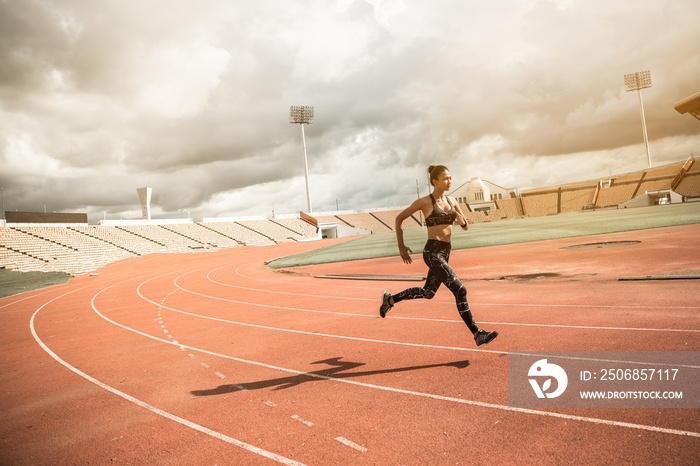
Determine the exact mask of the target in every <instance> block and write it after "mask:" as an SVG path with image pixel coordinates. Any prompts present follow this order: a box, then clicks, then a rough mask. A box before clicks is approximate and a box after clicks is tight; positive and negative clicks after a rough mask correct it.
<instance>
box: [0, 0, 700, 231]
mask: <svg viewBox="0 0 700 466" xmlns="http://www.w3.org/2000/svg"><path fill="white" fill-rule="evenodd" d="M0 17H2V18H3V19H5V18H7V20H6V21H5V22H3V27H2V28H0V63H2V64H3V66H2V67H0V118H1V119H2V125H0V151H1V152H0V162H1V163H2V167H1V169H0V186H3V188H5V189H4V193H5V199H6V203H7V207H8V208H18V209H27V210H31V209H33V208H36V206H37V205H41V200H42V199H43V198H52V199H55V200H56V201H57V203H60V205H61V208H62V209H65V210H75V209H83V208H86V207H85V206H86V205H88V204H89V207H87V208H88V209H89V210H90V215H91V221H93V220H97V219H99V218H102V216H103V212H104V211H107V212H109V213H110V214H111V215H116V214H117V213H118V212H120V211H122V210H123V211H129V212H130V211H132V210H135V211H136V212H138V207H137V202H138V200H137V198H136V195H135V189H136V188H137V187H139V186H143V185H151V186H153V187H154V203H155V205H154V211H156V212H162V215H169V214H172V215H178V212H179V211H178V209H182V208H187V209H189V210H190V211H191V212H192V213H193V215H201V216H207V217H211V216H217V215H223V214H226V215H236V214H239V215H255V213H256V212H263V213H264V214H265V215H269V214H270V213H271V212H272V210H273V209H274V210H275V211H276V212H277V213H285V212H293V211H295V210H302V209H305V206H306V195H305V188H304V176H303V162H302V160H301V144H300V140H299V138H300V136H299V129H298V127H297V126H296V125H294V126H293V125H290V124H289V123H288V121H287V116H288V111H289V106H290V105H314V106H315V107H316V121H315V122H314V124H313V125H311V126H310V127H308V128H307V132H306V138H307V145H308V154H309V163H310V176H311V189H312V201H313V204H314V210H318V209H323V210H327V209H332V208H335V205H336V199H340V201H339V204H340V206H341V207H342V208H347V209H364V208H369V207H378V206H389V205H405V204H408V203H409V202H410V201H411V200H412V199H413V197H414V196H415V180H416V179H417V178H418V179H422V178H423V177H424V171H425V167H426V166H427V165H428V164H430V163H435V162H439V163H444V164H446V165H447V166H448V167H450V169H451V171H452V174H453V177H454V178H455V182H456V183H460V180H464V181H466V180H468V179H470V178H471V177H473V176H480V177H482V178H485V179H489V180H490V181H493V182H495V183H497V184H500V185H502V186H505V187H521V188H531V187H537V186H542V185H544V184H547V183H563V182H568V181H576V180H579V179H582V178H583V179H586V178H596V177H598V176H602V175H604V174H606V173H609V172H610V171H613V173H615V172H619V171H626V170H637V169H641V168H644V164H645V158H644V157H640V156H639V153H640V151H641V153H642V155H643V143H642V141H641V130H640V122H639V110H638V101H637V99H636V96H635V95H633V93H625V92H624V89H623V84H622V76H623V75H624V74H625V73H629V72H633V71H641V70H643V69H651V72H652V80H653V87H652V88H651V89H648V90H646V91H645V93H644V103H645V111H646V117H647V127H648V131H649V137H650V139H651V149H652V161H653V162H654V163H667V162H670V161H674V160H681V159H684V158H686V157H687V155H688V154H689V153H690V151H691V150H692V151H694V152H695V153H696V154H697V153H698V152H700V147H698V146H699V145H700V144H699V143H698V139H697V138H698V136H697V135H698V123H697V121H696V120H694V119H692V118H691V117H689V116H688V115H680V114H678V113H677V112H675V110H673V103H674V102H676V101H677V100H680V99H681V98H683V97H687V96H688V95H690V94H692V93H695V92H697V91H698V90H699V89H698V87H697V86H698V83H697V76H698V75H700V51H699V50H698V49H697V47H696V46H695V44H697V43H700V30H699V29H698V28H697V24H698V22H700V10H698V8H696V6H695V1H694V0H634V1H633V0H619V1H615V2H609V1H607V0H590V1H586V2H584V1H576V0H560V1H549V0H519V1H517V2H513V1H511V0H494V1H492V2H454V1H452V0H435V1H431V2H425V1H422V0H366V1H363V0H338V1H335V2H330V1H327V0H303V1H300V0H289V1H286V2H279V1H277V0H258V1H255V2H253V1H244V0H234V1H231V0H212V1H211V2H207V5H206V7H204V6H202V4H199V3H196V2H190V1H186V0H168V1H165V0H144V1H142V2H138V3H133V2H106V1H104V0H94V1H91V2H83V1H78V0H62V1H61V2H50V3H38V2H0ZM20 175H21V176H20ZM420 184H421V186H420V188H421V192H422V193H423V194H425V186H423V185H422V183H420ZM131 202H133V203H134V204H136V208H135V209H132V207H131V204H130V203H131ZM156 207H157V209H158V210H156ZM93 217H94V218H93Z"/></svg>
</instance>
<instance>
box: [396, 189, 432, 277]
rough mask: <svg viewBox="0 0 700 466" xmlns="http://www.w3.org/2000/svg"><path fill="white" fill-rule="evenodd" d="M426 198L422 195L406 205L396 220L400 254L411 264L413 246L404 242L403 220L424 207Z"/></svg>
mask: <svg viewBox="0 0 700 466" xmlns="http://www.w3.org/2000/svg"><path fill="white" fill-rule="evenodd" d="M426 202H427V201H426V198H424V197H422V198H420V199H416V200H415V201H414V202H413V204H411V205H410V206H408V207H406V208H405V209H404V210H403V211H402V212H401V213H399V215H397V216H396V221H395V225H394V226H395V230H396V242H397V243H398V245H399V254H400V255H401V259H403V261H404V262H405V263H406V264H410V263H411V262H412V261H411V253H413V251H411V248H409V247H407V246H406V245H405V244H404V242H403V228H402V225H403V222H404V220H406V219H407V218H408V217H410V216H411V215H413V214H415V213H416V212H418V211H419V210H422V209H423V206H424V205H425V203H426Z"/></svg>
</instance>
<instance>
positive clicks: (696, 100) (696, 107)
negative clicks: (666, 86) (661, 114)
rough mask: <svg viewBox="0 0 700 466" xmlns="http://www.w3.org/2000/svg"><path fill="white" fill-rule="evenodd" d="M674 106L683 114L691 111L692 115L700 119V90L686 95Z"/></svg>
mask: <svg viewBox="0 0 700 466" xmlns="http://www.w3.org/2000/svg"><path fill="white" fill-rule="evenodd" d="M673 108H675V109H676V111H677V112H678V113H680V114H681V115H682V114H683V113H690V114H691V115H692V116H694V117H695V118H697V119H698V120H700V92H696V93H695V94H693V95H691V96H690V97H686V98H685V99H683V100H681V101H679V102H676V103H675V104H674V105H673Z"/></svg>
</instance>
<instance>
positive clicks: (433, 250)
mask: <svg viewBox="0 0 700 466" xmlns="http://www.w3.org/2000/svg"><path fill="white" fill-rule="evenodd" d="M451 249H452V245H451V244H450V243H447V242H444V241H438V240H435V239H429V240H428V242H427V243H425V248H423V260H424V261H425V264H426V265H427V266H428V269H429V270H428V277H427V278H426V279H425V285H423V287H422V288H418V287H416V288H408V289H406V290H403V291H402V292H400V293H398V294H395V295H393V298H394V303H398V302H400V301H404V300H407V299H419V298H425V299H433V297H434V296H435V292H436V291H437V290H438V288H439V287H440V285H441V284H443V283H444V284H445V286H446V287H447V288H448V289H449V290H450V291H451V292H452V294H453V295H454V297H455V300H456V301H457V311H459V315H460V317H462V320H464V323H465V324H467V327H469V330H470V331H471V332H472V333H474V332H476V331H478V330H479V327H477V325H476V323H475V322H474V318H473V317H472V312H471V310H470V309H469V303H468V302H467V289H466V288H465V286H464V285H463V284H462V282H461V281H460V280H459V278H458V277H457V275H456V274H455V272H454V270H452V267H450V265H449V264H448V263H447V262H448V261H449V260H450V250H451Z"/></svg>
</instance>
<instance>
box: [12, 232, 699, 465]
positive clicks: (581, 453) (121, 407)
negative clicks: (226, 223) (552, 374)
mask: <svg viewBox="0 0 700 466" xmlns="http://www.w3.org/2000/svg"><path fill="white" fill-rule="evenodd" d="M693 227H694V226H691V227H676V229H675V230H674V233H675V234H676V235H685V236H684V240H683V241H679V242H678V244H677V245H676V246H674V247H667V246H668V245H667V244H666V245H665V247H664V248H661V247H660V246H659V241H660V239H661V238H664V237H665V236H664V235H666V234H667V231H668V229H659V230H649V231H646V232H630V233H628V234H627V236H629V237H634V239H639V238H641V240H642V242H641V243H640V244H639V245H636V246H634V247H633V248H634V249H632V247H630V248H614V249H617V251H613V250H612V249H613V248H611V250H610V251H605V252H604V256H600V255H598V256H596V257H595V258H591V256H590V255H591V254H600V252H599V251H593V252H590V251H587V252H581V251H575V250H574V251H562V250H561V247H563V246H567V245H571V244H575V243H576V242H585V241H583V240H584V239H585V238H584V239H581V238H578V239H568V240H556V241H547V242H541V243H531V244H529V245H513V246H503V247H497V248H484V249H483V250H471V251H456V252H455V253H453V259H452V262H453V265H454V268H455V270H456V271H457V273H458V275H460V276H461V277H463V278H464V279H465V281H466V283H467V286H468V288H469V299H470V303H471V307H472V309H473V311H474V315H475V318H476V320H477V322H478V323H480V324H481V325H482V326H483V327H485V328H497V329H498V330H499V333H500V334H501V335H500V336H499V338H498V339H497V340H495V341H494V342H493V343H492V344H490V345H489V346H487V347H485V348H484V349H481V348H480V349H477V348H476V347H475V346H474V343H473V340H472V339H471V337H470V335H469V334H468V332H467V331H466V328H465V327H464V324H463V323H462V322H461V320H459V318H458V316H457V315H456V312H455V311H454V304H453V302H452V301H451V299H452V297H451V295H450V294H449V292H447V291H446V290H444V289H441V290H440V291H439V292H438V294H437V296H436V298H435V299H434V300H432V301H431V302H429V303H428V302H426V301H423V302H419V301H414V302H409V303H402V304H401V306H397V307H396V308H395V309H393V310H392V311H391V312H390V314H389V316H388V317H387V318H386V319H380V318H378V316H377V315H376V311H377V309H376V308H377V306H378V297H379V296H380V295H381V292H382V290H383V289H385V288H389V289H391V290H393V291H396V290H398V289H401V288H404V287H406V286H407V285H406V284H405V282H404V283H401V282H356V281H340V280H324V279H317V278H314V275H315V274H316V273H324V272H326V271H333V272H335V273H338V272H347V273H389V274H412V273H414V271H415V272H416V274H420V273H421V272H424V270H422V269H424V267H420V266H416V265H415V262H418V261H415V262H414V265H413V266H410V267H408V268H406V267H404V266H403V264H400V263H398V262H397V261H396V259H379V260H371V261H356V262H351V263H343V264H330V265H324V266H316V267H305V268H299V269H296V270H294V271H286V272H291V273H281V272H275V271H272V270H270V269H268V268H267V267H266V266H264V261H266V260H269V259H270V258H273V257H277V256H280V255H286V254H290V253H293V252H297V251H300V250H303V249H309V248H313V247H318V245H315V244H308V243H307V244H284V245H279V246H276V247H271V248H269V247H268V248H234V249H231V250H227V251H220V252H217V253H202V254H190V255H152V256H146V257H144V258H140V259H130V260H127V261H122V262H120V263H117V264H113V265H111V266H108V267H106V268H105V269H103V270H101V271H100V273H99V276H98V277H92V278H90V277H86V276H82V277H78V278H76V279H74V280H71V282H69V283H68V284H66V285H63V286H59V287H54V288H51V289H49V290H43V291H37V292H32V293H27V294H25V295H20V296H15V297H10V298H6V299H3V300H1V301H0V313H1V314H0V315H2V318H3V320H4V325H3V330H2V343H3V346H4V349H5V352H4V354H5V358H4V359H3V363H2V364H3V366H2V367H3V382H2V387H3V389H4V395H5V396H4V397H3V402H2V404H3V418H4V419H3V421H4V422H3V427H2V439H3V444H2V456H3V457H4V458H7V459H8V460H10V461H12V462H13V463H16V464H21V463H37V462H47V461H58V462H73V463H75V462H85V463H90V462H93V463H95V462H96V463H101V462H106V461H110V460H112V461H117V462H120V461H121V462H132V463H133V462H149V463H166V462H167V463H179V464H185V463H188V464H191V463H197V462H218V463H223V464H231V463H238V464H242V463H248V464H249V463H254V464H266V463H270V464H274V463H283V464H340V463H343V464H347V463H353V464H358V463H359V464H380V463H381V464H418V463H446V464H447V463H457V462H461V463H465V462H474V461H481V460H479V458H482V459H483V458H487V459H488V461H489V462H501V463H502V462H505V463H508V462H521V461H528V462H538V463H541V462H549V461H551V462H561V461H576V462H594V461H595V462H599V461H601V459H602V458H604V459H605V461H615V462H620V461H622V462H637V461H641V462H659V461H664V460H665V459H666V458H668V456H667V455H668V452H669V451H673V452H674V461H676V462H677V463H687V464H691V463H693V462H695V460H696V459H697V456H698V453H697V452H698V451H700V429H698V421H700V414H699V411H700V410H696V409H683V410H673V409H665V410H663V409H662V410H655V409H605V410H602V409H588V410H586V409H559V410H528V409H516V408H511V407H509V406H508V393H507V388H508V387H507V359H508V357H507V356H508V354H512V353H517V352H522V351H530V352H531V351H593V350H596V351H645V350H647V351H648V350H654V351H658V350H668V351H671V350H673V351H697V350H698V348H700V318H699V317H698V311H699V310H700V305H699V304H698V302H697V299H696V296H697V292H698V291H699V289H698V283H697V281H665V282H618V281H616V280H615V279H614V277H616V276H619V275H620V274H626V273H627V269H628V268H629V264H630V261H635V263H636V266H637V267H638V268H639V267H649V266H651V264H655V263H658V260H659V256H658V254H659V251H662V252H663V258H664V261H663V265H662V266H661V267H662V268H666V269H673V270H671V271H674V270H685V269H688V268H691V267H688V263H689V262H690V263H691V264H692V262H693V261H695V262H696V263H697V259H694V258H692V257H691V256H692V254H690V255H689V251H690V252H693V251H697V250H699V247H700V243H699V241H700V240H698V239H696V238H698V237H699V236H700V235H698V234H697V233H698V228H697V227H695V228H693ZM612 236H614V237H615V240H619V238H621V237H625V234H615V235H604V237H603V239H609V238H608V237H612ZM596 239H601V238H589V239H586V240H587V241H588V240H591V241H593V240H596ZM533 258H535V259H533ZM655 261H656V262H655ZM486 262H488V266H487V267H484V265H483V264H484V263H486ZM681 267H685V269H682V268H681ZM525 268H527V270H528V271H529V272H530V273H529V274H523V273H520V272H522V271H524V270H525ZM679 268H680V269H679ZM698 268H700V265H699V266H698ZM553 270H556V272H552V271H553ZM533 271H534V272H536V273H540V274H545V275H543V276H544V277H548V278H541V279H535V278H531V279H523V278H518V277H523V276H524V275H528V276H531V274H532V273H533ZM657 271H659V267H656V269H655V270H654V272H657ZM664 271H665V270H661V271H660V272H661V273H663V272H664ZM546 274H549V275H546ZM495 275H499V276H502V277H511V278H503V279H499V277H495ZM535 275H536V274H535ZM66 369H68V370H66ZM553 452H556V453H553Z"/></svg>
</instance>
